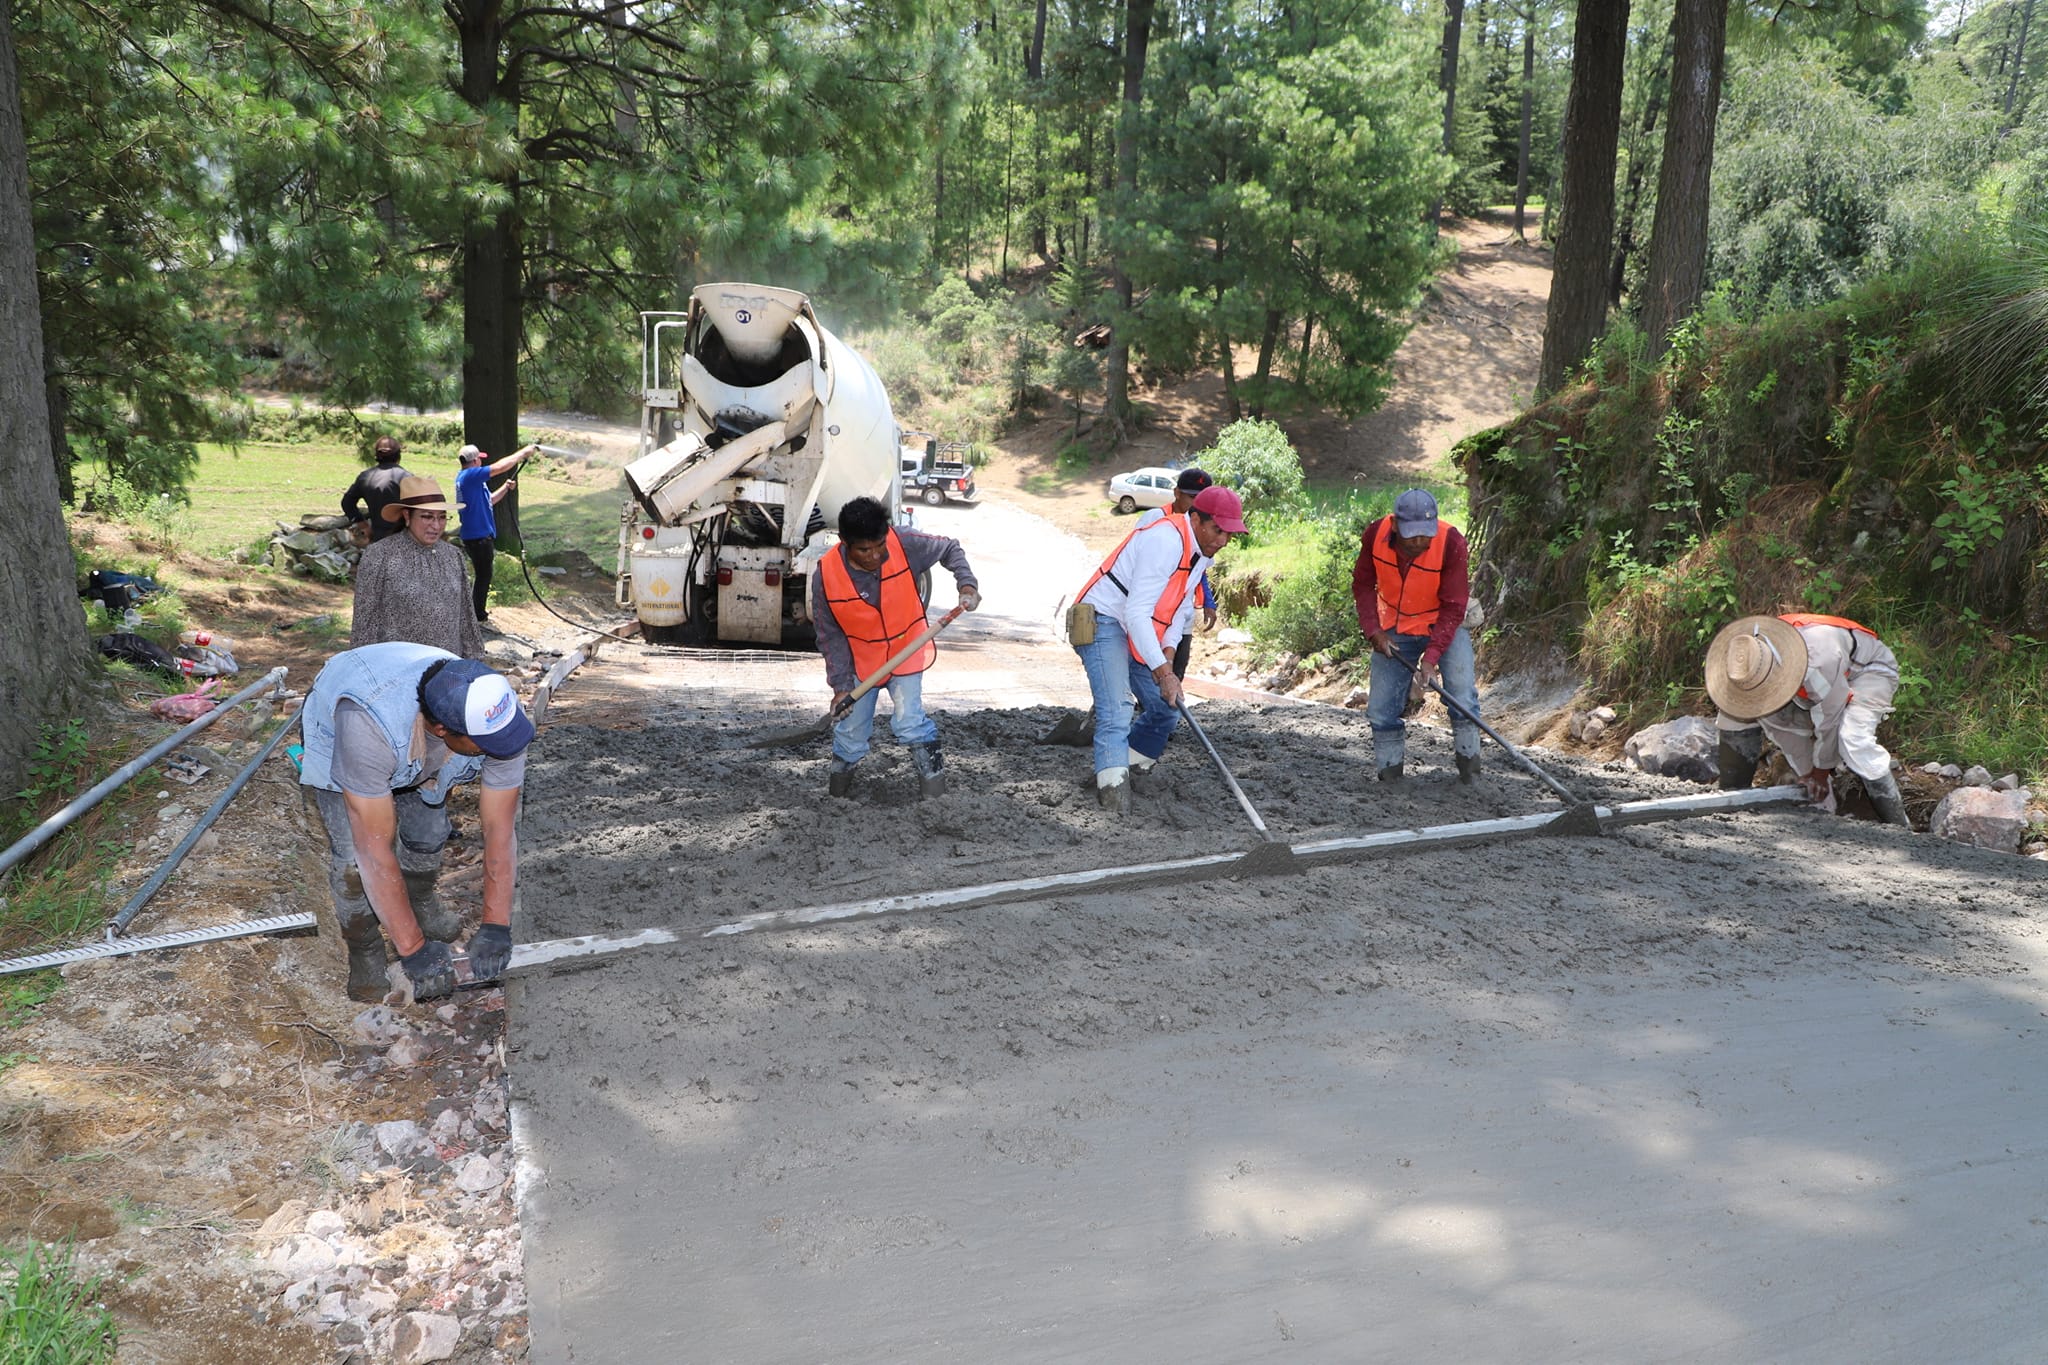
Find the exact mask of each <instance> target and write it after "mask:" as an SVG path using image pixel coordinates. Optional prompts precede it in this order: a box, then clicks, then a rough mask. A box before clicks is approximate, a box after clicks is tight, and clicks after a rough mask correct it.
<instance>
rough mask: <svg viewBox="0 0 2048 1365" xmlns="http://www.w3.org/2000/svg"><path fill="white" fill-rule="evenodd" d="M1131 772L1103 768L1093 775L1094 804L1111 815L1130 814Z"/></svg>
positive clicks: (1124, 769) (1128, 770) (1125, 769)
mask: <svg viewBox="0 0 2048 1365" xmlns="http://www.w3.org/2000/svg"><path fill="white" fill-rule="evenodd" d="M1130 777H1131V771H1130V769H1128V768H1104V769H1103V770H1102V771H1101V772H1099V773H1097V774H1095V803H1096V804H1097V805H1099V806H1101V807H1102V808H1103V809H1104V810H1106V811H1108V812H1109V813H1110V814H1111V815H1129V814H1130V813H1131V782H1130Z"/></svg>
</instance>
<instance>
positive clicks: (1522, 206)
mask: <svg viewBox="0 0 2048 1365" xmlns="http://www.w3.org/2000/svg"><path fill="white" fill-rule="evenodd" d="M1535 121H1536V7H1535V6H1534V5H1531V6H1529V9H1528V12H1527V13H1525V14H1524V15H1523V16H1522V137H1521V142H1520V144H1519V146H1518V147H1517V155H1516V159H1515V236H1516V237H1517V238H1519V239H1521V240H1522V241H1525V242H1526V241H1528V240H1529V232H1528V226H1527V220H1526V218H1525V217H1524V215H1525V214H1526V213H1527V211H1528V207H1529V129H1530V126H1531V125H1532V124H1534V122H1535Z"/></svg>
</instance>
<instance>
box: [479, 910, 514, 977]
mask: <svg viewBox="0 0 2048 1365" xmlns="http://www.w3.org/2000/svg"><path fill="white" fill-rule="evenodd" d="M511 961H512V929H511V926H510V925H505V924H486V925H483V926H482V927H481V928H479V929H478V930H477V931H476V932H475V933H474V934H472V935H470V939H469V972H470V976H471V978H472V979H474V980H477V981H496V980H497V979H498V978H499V977H501V976H503V975H504V974H505V967H506V964H507V963H509V962H511Z"/></svg>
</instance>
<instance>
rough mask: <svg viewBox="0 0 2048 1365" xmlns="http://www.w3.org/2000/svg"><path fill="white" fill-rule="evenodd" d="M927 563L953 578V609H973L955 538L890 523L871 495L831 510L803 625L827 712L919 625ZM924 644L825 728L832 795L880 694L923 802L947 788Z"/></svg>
mask: <svg viewBox="0 0 2048 1365" xmlns="http://www.w3.org/2000/svg"><path fill="white" fill-rule="evenodd" d="M934 564H940V565H944V566H945V569H946V571H947V572H948V573H950V574H952V575H953V583H954V586H955V588H956V589H957V591H958V592H959V594H960V605H961V606H962V607H964V608H965V609H967V610H968V611H974V610H975V609H976V608H978V607H980V606H981V590H980V588H979V587H978V586H977V584H976V580H975V577H974V570H972V569H970V568H969V567H968V566H967V554H966V552H965V551H963V550H962V549H961V548H960V542H959V541H957V540H954V539H952V538H950V537H948V536H934V535H927V534H925V533H924V532H922V531H913V530H910V529H909V528H908V527H905V528H903V529H901V530H899V529H897V528H896V527H893V526H891V525H890V524H889V509H888V508H886V507H884V506H882V504H881V503H879V502H877V501H875V500H874V499H873V498H852V499H849V500H848V501H847V503H846V504H845V505H844V506H843V507H841V508H840V509H839V544H838V545H837V546H835V547H833V548H832V549H831V550H829V551H827V552H826V554H825V557H824V558H823V559H821V560H819V561H818V570H817V572H816V573H814V574H812V575H811V621H812V623H813V624H814V625H815V626H816V627H817V630H818V652H819V653H820V654H822V655H824V656H825V678H826V680H827V681H828V682H830V683H831V684H832V709H833V710H835V711H837V710H838V709H839V705H840V703H842V702H844V701H845V700H846V698H847V697H848V696H849V695H851V693H852V692H853V690H854V689H855V688H856V687H858V686H859V685H860V683H861V682H862V681H863V680H864V679H866V678H868V677H869V676H870V675H872V674H874V673H875V672H877V671H878V670H879V669H880V668H881V667H882V666H883V665H884V664H886V663H888V661H889V659H890V657H891V656H893V655H894V654H895V653H896V652H897V651H898V650H900V649H902V648H903V647H904V646H905V645H907V644H909V643H910V642H911V641H912V640H914V639H916V638H917V636H918V635H919V634H921V633H922V632H923V631H924V628H925V606H926V603H925V600H924V596H923V594H922V593H920V592H919V591H918V586H917V585H918V580H919V578H920V576H922V575H924V574H926V573H927V572H928V571H929V570H930V569H931V567H932V566H933V565H934ZM938 652H939V651H938V646H937V645H936V644H933V643H930V642H927V643H926V645H925V646H924V648H922V649H920V650H918V651H917V652H916V653H915V654H912V655H911V656H910V657H909V658H908V659H905V660H904V661H903V662H902V663H900V664H898V665H896V668H895V670H894V671H893V672H892V673H890V675H889V676H888V678H887V679H886V680H884V681H883V682H882V683H880V684H878V685H877V686H876V687H874V688H872V689H870V690H869V691H868V692H867V693H865V694H864V695H863V696H862V697H861V698H860V699H859V700H858V701H856V702H854V703H853V705H852V707H851V708H850V709H849V710H848V711H847V713H846V714H845V715H844V716H841V717H840V718H839V720H838V722H837V723H835V724H834V725H833V727H832V762H831V766H830V769H829V772H828V776H827V779H826V785H827V789H828V790H829V791H830V792H831V793H832V795H834V796H847V797H850V796H852V795H853V770H854V765H856V764H858V763H859V762H860V761H861V759H863V758H865V757H866V756H867V752H868V742H869V740H870V738H872V736H873V735H874V732H875V704H876V701H877V699H878V698H880V696H881V694H882V692H883V690H884V689H885V688H886V689H887V691H888V693H889V702H890V705H891V708H892V710H891V714H890V717H889V729H890V730H891V731H892V732H893V733H894V734H895V736H896V739H897V741H898V742H899V743H902V744H905V745H908V746H909V748H910V761H911V764H912V766H913V767H915V768H916V769H917V779H918V791H919V794H920V795H921V796H938V795H941V794H943V793H944V792H945V790H946V777H945V758H944V756H943V755H942V754H941V753H940V751H939V727H938V723H937V722H936V721H934V720H933V719H932V718H931V717H930V716H928V715H926V714H925V709H924V686H923V684H924V671H925V670H926V669H927V668H929V667H931V664H932V660H933V659H934V658H936V657H937V656H938Z"/></svg>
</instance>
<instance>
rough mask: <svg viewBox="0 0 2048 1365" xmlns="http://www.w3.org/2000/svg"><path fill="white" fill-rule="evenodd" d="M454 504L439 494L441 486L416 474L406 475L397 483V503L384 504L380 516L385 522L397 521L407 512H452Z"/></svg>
mask: <svg viewBox="0 0 2048 1365" xmlns="http://www.w3.org/2000/svg"><path fill="white" fill-rule="evenodd" d="M454 510H455V504H454V503H452V502H450V501H448V499H447V498H446V497H445V496H444V495H443V494H442V492H441V485H440V484H438V483H435V482H434V481H433V480H432V479H428V478H422V477H421V476H420V475H418V474H408V475H406V476H405V477H404V478H402V479H400V480H399V481H398V501H397V502H388V503H385V504H384V511H383V513H382V516H383V518H384V520H386V521H397V520H398V519H400V518H401V517H403V516H404V515H405V514H406V513H407V512H453V511H454Z"/></svg>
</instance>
